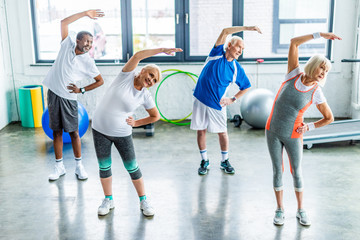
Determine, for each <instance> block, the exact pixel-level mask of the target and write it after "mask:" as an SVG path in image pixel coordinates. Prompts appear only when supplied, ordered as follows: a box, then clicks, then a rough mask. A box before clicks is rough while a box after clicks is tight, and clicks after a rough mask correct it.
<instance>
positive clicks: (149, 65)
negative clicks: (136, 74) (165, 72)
mask: <svg viewBox="0 0 360 240" xmlns="http://www.w3.org/2000/svg"><path fill="white" fill-rule="evenodd" d="M142 69H144V70H145V69H155V70H156V71H157V72H158V76H159V79H158V82H160V81H161V79H162V74H161V69H160V68H159V66H158V65H156V64H146V65H145V66H144V67H143V68H142Z"/></svg>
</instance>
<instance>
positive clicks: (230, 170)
mask: <svg viewBox="0 0 360 240" xmlns="http://www.w3.org/2000/svg"><path fill="white" fill-rule="evenodd" d="M220 168H221V169H222V170H224V172H225V173H228V174H234V173H235V169H234V168H233V167H232V166H231V164H230V162H229V159H226V160H225V161H223V162H221V164H220Z"/></svg>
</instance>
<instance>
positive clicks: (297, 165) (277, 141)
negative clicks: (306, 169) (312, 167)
mask: <svg viewBox="0 0 360 240" xmlns="http://www.w3.org/2000/svg"><path fill="white" fill-rule="evenodd" d="M265 133H266V140H267V145H268V149H269V153H270V157H271V161H272V166H273V186H274V189H275V191H281V190H283V180H282V174H283V172H284V166H283V158H282V155H283V151H284V147H285V150H286V152H287V153H288V156H289V160H290V171H291V174H292V176H293V180H294V187H295V191H297V192H302V191H303V177H302V170H301V161H302V155H303V144H302V138H288V137H282V136H279V135H278V134H276V133H274V132H270V131H268V130H266V131H265Z"/></svg>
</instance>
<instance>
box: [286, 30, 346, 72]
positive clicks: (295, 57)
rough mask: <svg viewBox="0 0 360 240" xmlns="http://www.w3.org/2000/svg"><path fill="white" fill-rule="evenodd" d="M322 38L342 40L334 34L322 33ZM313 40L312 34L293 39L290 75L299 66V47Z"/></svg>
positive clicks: (289, 66)
mask: <svg viewBox="0 0 360 240" xmlns="http://www.w3.org/2000/svg"><path fill="white" fill-rule="evenodd" d="M320 36H321V37H323V38H325V39H330V40H335V39H338V40H341V38H340V37H338V36H336V35H335V34H333V33H320ZM311 39H313V35H312V34H308V35H304V36H300V37H294V38H292V39H291V42H290V47H289V54H288V73H290V72H291V71H292V70H294V69H295V68H297V67H298V66H299V46H300V45H301V44H303V43H305V42H308V41H310V40H311Z"/></svg>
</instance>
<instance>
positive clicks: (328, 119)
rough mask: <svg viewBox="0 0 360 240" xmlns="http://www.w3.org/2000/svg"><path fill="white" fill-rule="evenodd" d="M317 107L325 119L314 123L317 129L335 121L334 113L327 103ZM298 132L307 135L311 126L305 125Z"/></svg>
mask: <svg viewBox="0 0 360 240" xmlns="http://www.w3.org/2000/svg"><path fill="white" fill-rule="evenodd" d="M316 107H317V109H318V110H319V111H320V113H321V114H322V115H323V118H322V119H320V120H319V121H317V122H315V123H314V125H315V128H319V127H323V126H326V125H328V124H330V123H332V122H333V121H334V116H333V113H332V111H331V109H330V107H329V105H328V104H327V103H326V102H324V103H321V104H318V105H316ZM296 131H297V132H298V133H305V132H306V131H309V126H308V124H304V125H303V126H301V127H298V129H297V130H296Z"/></svg>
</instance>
